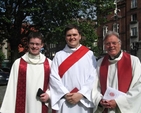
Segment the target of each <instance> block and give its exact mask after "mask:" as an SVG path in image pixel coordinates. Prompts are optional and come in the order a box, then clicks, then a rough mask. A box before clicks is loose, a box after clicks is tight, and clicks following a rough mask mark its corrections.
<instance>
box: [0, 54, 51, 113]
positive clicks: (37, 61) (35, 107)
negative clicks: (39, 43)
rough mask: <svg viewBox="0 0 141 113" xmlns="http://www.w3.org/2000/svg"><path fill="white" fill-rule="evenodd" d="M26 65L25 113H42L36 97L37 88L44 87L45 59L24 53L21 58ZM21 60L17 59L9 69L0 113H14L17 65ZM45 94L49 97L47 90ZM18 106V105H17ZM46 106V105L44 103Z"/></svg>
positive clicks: (42, 56)
mask: <svg viewBox="0 0 141 113" xmlns="http://www.w3.org/2000/svg"><path fill="white" fill-rule="evenodd" d="M21 58H22V59H23V60H24V61H25V62H26V63H27V67H26V71H25V72H26V90H25V91H26V94H25V113H42V102H41V101H40V100H39V98H38V97H37V91H38V89H39V88H41V89H43V87H44V79H45V77H44V74H45V70H44V62H45V60H46V57H45V56H44V55H43V54H41V53H40V54H39V57H38V58H36V56H32V55H31V54H29V53H26V54H25V55H23V56H22V57H21ZM21 58H19V59H17V60H16V61H15V62H14V63H13V65H12V68H11V72H10V78H9V82H8V85H7V89H6V92H5V96H4V99H3V103H2V106H1V109H0V112H1V113H15V108H16V99H17V98H16V95H17V84H18V74H20V73H19V65H20V61H21ZM47 61H48V64H49V65H48V66H49V68H47V69H49V72H50V66H51V60H50V59H48V58H47ZM46 84H48V83H46ZM46 93H47V94H48V95H50V91H49V90H48V89H47V90H46ZM18 104H20V103H18ZM45 104H46V105H48V103H45Z"/></svg>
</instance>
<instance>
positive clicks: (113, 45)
mask: <svg viewBox="0 0 141 113" xmlns="http://www.w3.org/2000/svg"><path fill="white" fill-rule="evenodd" d="M104 46H105V50H106V51H107V52H108V54H109V55H110V56H111V57H114V56H116V55H117V54H118V53H119V52H120V50H121V41H120V39H119V38H118V37H117V36H115V35H110V36H108V37H107V38H106V40H104Z"/></svg>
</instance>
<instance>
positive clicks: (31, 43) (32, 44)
mask: <svg viewBox="0 0 141 113" xmlns="http://www.w3.org/2000/svg"><path fill="white" fill-rule="evenodd" d="M29 45H31V46H34V45H36V46H40V45H41V43H33V42H29Z"/></svg>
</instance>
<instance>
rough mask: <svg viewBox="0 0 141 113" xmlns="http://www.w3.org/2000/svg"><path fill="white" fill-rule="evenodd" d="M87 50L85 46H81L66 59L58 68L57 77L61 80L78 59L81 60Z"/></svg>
mask: <svg viewBox="0 0 141 113" xmlns="http://www.w3.org/2000/svg"><path fill="white" fill-rule="evenodd" d="M88 51H89V49H88V48H87V47H85V46H81V47H80V48H79V49H78V50H76V51H75V52H74V53H72V54H71V55H70V56H69V57H68V58H66V59H65V60H64V61H63V62H62V63H61V64H60V66H59V69H58V70H59V75H60V77H61V78H62V77H63V75H64V73H65V72H66V71H67V70H68V69H69V68H70V67H71V66H72V65H73V64H74V63H76V62H77V61H78V60H79V59H80V58H82V57H83V56H84V55H85V54H86V53H87V52H88Z"/></svg>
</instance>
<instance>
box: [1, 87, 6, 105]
mask: <svg viewBox="0 0 141 113" xmlns="http://www.w3.org/2000/svg"><path fill="white" fill-rule="evenodd" d="M5 90H6V85H4V86H3V85H0V106H1V103H2V100H3V97H4V94H5Z"/></svg>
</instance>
